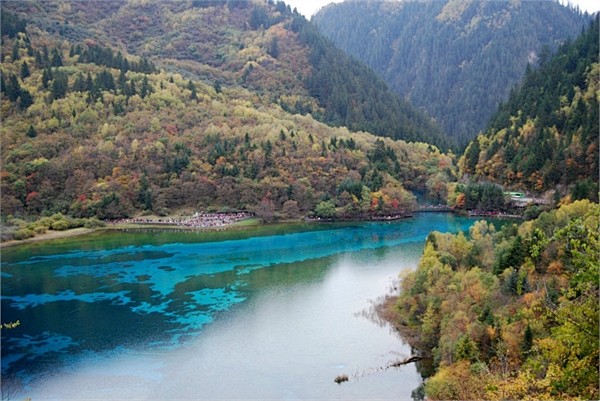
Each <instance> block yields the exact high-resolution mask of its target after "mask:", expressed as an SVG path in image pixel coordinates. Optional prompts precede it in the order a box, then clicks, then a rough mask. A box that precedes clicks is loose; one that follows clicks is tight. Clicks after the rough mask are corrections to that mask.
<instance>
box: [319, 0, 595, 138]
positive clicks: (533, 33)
mask: <svg viewBox="0 0 600 401" xmlns="http://www.w3.org/2000/svg"><path fill="white" fill-rule="evenodd" d="M589 20H590V17H589V15H585V14H581V13H580V12H578V11H577V10H574V9H572V8H569V7H566V6H562V5H560V4H559V3H558V2H556V1H479V0H447V1H346V2H344V3H338V4H332V5H329V6H327V7H325V8H323V9H322V10H321V11H320V12H318V13H317V14H316V15H315V16H314V17H313V19H312V21H313V22H314V23H315V24H316V25H317V26H318V27H319V29H320V31H321V32H323V33H324V34H325V35H326V36H327V37H329V38H330V39H331V40H332V41H333V42H334V43H335V44H336V45H337V46H339V47H341V48H342V49H344V50H346V51H347V52H348V53H350V54H351V55H353V56H355V57H356V58H358V59H360V60H363V61H364V62H366V63H367V64H368V65H369V66H371V67H372V68H373V69H374V70H375V71H377V72H378V73H379V74H380V75H381V76H382V77H383V78H384V79H385V81H386V82H387V83H388V85H389V86H390V87H391V88H392V89H393V90H395V91H396V92H397V93H398V94H400V95H401V96H405V97H406V98H407V99H410V101H411V102H412V103H413V104H415V105H417V106H419V107H422V108H423V109H425V110H427V111H428V112H429V114H430V115H432V116H433V117H434V118H435V119H436V120H437V122H438V123H439V124H441V125H442V126H443V127H444V129H445V131H446V132H447V133H448V134H449V135H450V136H451V137H452V138H454V140H455V144H457V145H458V146H460V147H462V146H464V145H466V143H467V142H468V141H469V140H471V139H472V138H473V137H474V136H475V135H476V134H477V133H478V132H479V131H480V130H482V129H484V127H485V125H486V124H487V122H488V120H489V118H490V117H491V116H492V114H493V113H494V112H495V110H496V109H497V107H498V105H499V103H500V102H502V101H505V100H506V99H507V98H508V95H509V91H510V88H511V87H512V86H513V85H514V84H516V83H517V82H518V81H519V80H520V79H521V77H522V76H523V72H524V71H525V68H526V66H527V64H528V63H531V64H535V63H537V62H538V61H541V62H544V59H545V57H547V55H548V54H549V53H550V51H553V50H555V49H556V48H557V46H558V45H559V44H560V43H562V42H563V41H565V40H567V39H568V38H575V37H576V36H577V35H578V34H580V33H581V30H582V28H583V27H584V26H586V25H587V24H588V23H589Z"/></svg>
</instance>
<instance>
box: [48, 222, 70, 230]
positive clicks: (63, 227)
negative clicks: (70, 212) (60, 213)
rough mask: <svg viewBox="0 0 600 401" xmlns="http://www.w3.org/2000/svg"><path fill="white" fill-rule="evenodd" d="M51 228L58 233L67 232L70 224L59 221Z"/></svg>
mask: <svg viewBox="0 0 600 401" xmlns="http://www.w3.org/2000/svg"><path fill="white" fill-rule="evenodd" d="M50 228H52V229H53V230H56V231H65V230H68V229H69V222H68V221H67V220H64V219H63V220H57V221H55V222H53V223H52V225H51V226H50Z"/></svg>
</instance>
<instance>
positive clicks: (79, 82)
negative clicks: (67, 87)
mask: <svg viewBox="0 0 600 401" xmlns="http://www.w3.org/2000/svg"><path fill="white" fill-rule="evenodd" d="M85 90H86V84H85V77H84V76H83V73H82V72H80V73H79V74H77V76H76V77H75V82H73V91H75V92H85Z"/></svg>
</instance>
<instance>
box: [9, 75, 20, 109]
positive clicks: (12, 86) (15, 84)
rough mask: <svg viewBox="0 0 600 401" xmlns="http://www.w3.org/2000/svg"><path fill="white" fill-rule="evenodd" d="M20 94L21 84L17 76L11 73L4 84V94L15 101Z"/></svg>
mask: <svg viewBox="0 0 600 401" xmlns="http://www.w3.org/2000/svg"><path fill="white" fill-rule="evenodd" d="M20 95H21V85H20V84H19V80H18V79H17V77H16V76H15V75H14V74H12V75H11V76H10V78H9V79H8V85H7V86H6V96H7V97H8V99H9V100H11V101H13V102H15V101H16V100H17V99H18V98H19V96H20Z"/></svg>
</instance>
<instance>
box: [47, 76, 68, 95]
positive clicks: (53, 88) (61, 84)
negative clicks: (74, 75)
mask: <svg viewBox="0 0 600 401" xmlns="http://www.w3.org/2000/svg"><path fill="white" fill-rule="evenodd" d="M68 89H69V83H68V78H67V74H65V73H62V72H59V71H57V72H56V73H55V74H54V79H53V80H52V84H51V85H50V98H51V99H52V100H55V99H61V98H63V97H65V95H66V94H67V91H68Z"/></svg>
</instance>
